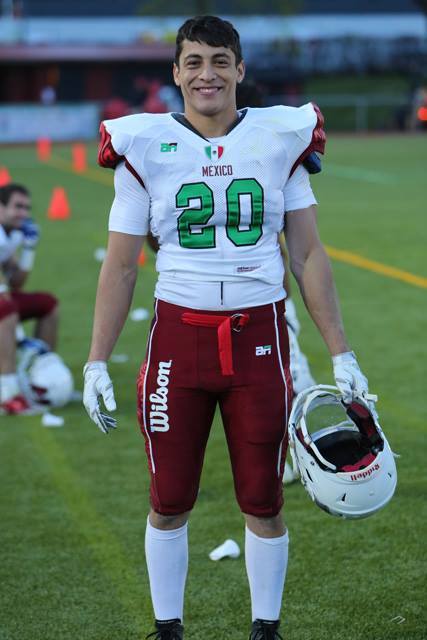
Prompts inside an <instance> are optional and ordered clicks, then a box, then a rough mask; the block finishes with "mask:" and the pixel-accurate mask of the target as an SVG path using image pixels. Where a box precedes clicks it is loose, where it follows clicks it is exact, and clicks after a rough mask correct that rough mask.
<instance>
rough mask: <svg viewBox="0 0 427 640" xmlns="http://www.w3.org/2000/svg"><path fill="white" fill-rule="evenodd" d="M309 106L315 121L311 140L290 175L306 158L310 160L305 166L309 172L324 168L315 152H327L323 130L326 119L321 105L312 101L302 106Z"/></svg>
mask: <svg viewBox="0 0 427 640" xmlns="http://www.w3.org/2000/svg"><path fill="white" fill-rule="evenodd" d="M308 106H310V107H311V109H312V113H313V114H314V121H313V125H312V128H311V140H310V142H309V144H308V146H307V148H306V149H305V150H304V151H303V152H302V154H301V155H300V156H299V158H298V159H297V161H296V162H295V163H294V165H293V167H292V169H291V172H290V174H289V175H290V176H291V175H292V174H293V173H294V171H295V169H296V168H297V167H298V166H299V165H300V164H302V163H304V161H306V160H308V162H307V163H305V164H304V166H305V167H306V169H307V171H308V172H309V173H319V171H321V169H322V167H321V164H320V159H319V158H318V156H317V155H316V153H315V152H317V153H322V154H324V153H325V144H326V134H325V131H324V130H323V125H324V122H325V119H324V117H323V114H322V112H321V111H320V109H319V107H318V106H317V104H315V103H314V102H310V103H309V104H308V105H304V107H301V109H303V108H306V107H308ZM307 164H308V166H307Z"/></svg>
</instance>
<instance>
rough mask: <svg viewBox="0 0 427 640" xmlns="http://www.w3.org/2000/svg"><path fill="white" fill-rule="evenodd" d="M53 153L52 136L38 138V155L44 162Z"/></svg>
mask: <svg viewBox="0 0 427 640" xmlns="http://www.w3.org/2000/svg"><path fill="white" fill-rule="evenodd" d="M51 153H52V142H51V140H50V138H39V139H38V140H37V157H38V159H39V160H41V161H42V162H43V161H44V160H49V158H50V155H51Z"/></svg>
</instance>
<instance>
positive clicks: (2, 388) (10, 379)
mask: <svg viewBox="0 0 427 640" xmlns="http://www.w3.org/2000/svg"><path fill="white" fill-rule="evenodd" d="M19 392H20V389H19V384H18V376H17V375H16V373H5V374H3V375H2V376H0V402H6V401H7V400H10V399H11V398H13V397H14V396H17V395H18V394H19Z"/></svg>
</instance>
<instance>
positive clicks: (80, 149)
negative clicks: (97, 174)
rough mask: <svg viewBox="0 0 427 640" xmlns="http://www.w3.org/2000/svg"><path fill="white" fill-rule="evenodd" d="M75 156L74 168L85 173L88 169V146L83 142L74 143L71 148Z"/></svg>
mask: <svg viewBox="0 0 427 640" xmlns="http://www.w3.org/2000/svg"><path fill="white" fill-rule="evenodd" d="M71 153H72V156H73V170H74V171H76V172H77V173H83V172H84V171H86V169H87V158H86V146H85V145H84V144H82V143H76V144H73V146H72V148H71Z"/></svg>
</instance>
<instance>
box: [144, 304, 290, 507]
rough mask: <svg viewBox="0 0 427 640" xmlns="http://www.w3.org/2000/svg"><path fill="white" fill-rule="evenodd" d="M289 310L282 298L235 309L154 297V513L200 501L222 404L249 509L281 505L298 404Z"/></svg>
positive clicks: (147, 432) (242, 501)
mask: <svg viewBox="0 0 427 640" xmlns="http://www.w3.org/2000/svg"><path fill="white" fill-rule="evenodd" d="M284 311H285V308H284V302H283V301H280V302H276V303H272V304H268V305H263V306H260V307H252V308H249V309H242V310H239V311H237V312H230V311H226V312H221V311H218V312H211V311H209V312H204V311H195V310H193V309H186V308H185V307H180V306H176V305H172V304H169V303H166V302H162V301H157V302H156V305H155V316H154V319H153V322H152V325H151V330H150V334H149V337H148V344H147V354H146V359H145V362H144V364H143V366H142V367H141V371H140V374H139V377H138V385H137V386H138V419H139V423H140V426H141V431H142V433H143V435H144V437H145V443H146V452H147V456H148V461H149V468H150V473H151V487H150V497H151V504H152V507H153V509H154V510H155V511H156V512H158V513H160V514H163V515H175V514H179V513H182V512H184V511H189V510H190V509H191V508H192V507H193V505H194V503H195V500H196V497H197V493H198V488H199V481H200V475H201V471H202V465H203V458H204V452H205V448H206V443H207V440H208V437H209V432H210V428H211V424H212V420H213V417H214V413H215V408H216V405H217V403H218V405H219V408H220V411H221V415H222V420H223V424H224V429H225V434H226V439H227V444H228V449H229V454H230V460H231V466H232V472H233V478H234V487H235V492H236V498H237V501H238V503H239V506H240V508H241V510H242V511H243V512H244V513H248V514H251V515H254V516H258V517H271V516H275V515H277V513H278V512H279V511H280V509H281V507H282V504H283V498H282V474H283V468H284V462H285V457H286V450H287V432H286V431H287V421H288V414H289V411H290V406H291V401H292V382H291V376H290V372H289V344H288V334H287V329H286V323H285V320H284ZM212 316H217V317H218V316H219V317H222V318H223V319H224V321H225V322H222V321H221V319H219V320H218V322H215V318H214V319H212ZM232 316H234V317H233V318H231V320H230V321H228V318H230V317H232ZM242 318H243V320H242ZM205 320H206V322H207V324H208V326H203V324H204V321H205ZM194 325H201V326H194ZM227 331H228V334H227ZM231 371H232V373H231Z"/></svg>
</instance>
